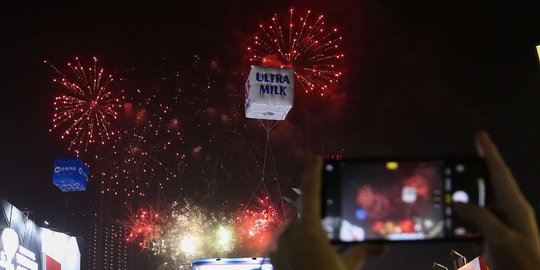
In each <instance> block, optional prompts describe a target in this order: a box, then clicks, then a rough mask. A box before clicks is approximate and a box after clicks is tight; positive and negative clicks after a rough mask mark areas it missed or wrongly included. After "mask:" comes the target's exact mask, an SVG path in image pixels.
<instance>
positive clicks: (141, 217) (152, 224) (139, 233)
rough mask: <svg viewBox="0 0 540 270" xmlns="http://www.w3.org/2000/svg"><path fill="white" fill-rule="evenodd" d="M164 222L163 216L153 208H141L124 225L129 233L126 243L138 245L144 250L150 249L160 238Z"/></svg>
mask: <svg viewBox="0 0 540 270" xmlns="http://www.w3.org/2000/svg"><path fill="white" fill-rule="evenodd" d="M162 220H163V219H162V215H161V214H160V213H159V212H158V211H156V210H154V209H153V208H151V207H142V208H140V209H139V211H137V213H135V215H133V216H131V217H130V218H129V219H128V221H127V222H126V224H124V225H125V226H126V228H127V229H128V231H129V235H128V236H127V237H126V241H127V242H131V243H137V245H139V247H141V248H142V249H146V248H148V247H149V245H150V244H152V246H154V245H155V241H156V239H158V238H159V226H160V224H161V222H162Z"/></svg>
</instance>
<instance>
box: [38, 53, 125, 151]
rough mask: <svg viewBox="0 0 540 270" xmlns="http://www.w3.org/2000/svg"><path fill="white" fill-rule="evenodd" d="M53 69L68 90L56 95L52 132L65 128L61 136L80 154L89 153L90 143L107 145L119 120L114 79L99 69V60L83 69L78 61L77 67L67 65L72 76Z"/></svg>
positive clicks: (70, 148) (118, 104) (118, 106)
mask: <svg viewBox="0 0 540 270" xmlns="http://www.w3.org/2000/svg"><path fill="white" fill-rule="evenodd" d="M44 62H45V63H46V64H48V65H49V66H51V68H53V70H54V71H56V72H57V73H58V74H59V75H60V76H61V78H60V79H54V82H58V83H59V84H60V85H62V87H63V88H64V89H65V90H67V92H66V93H65V94H63V95H60V96H57V97H56V98H55V101H54V116H53V120H52V128H51V129H50V131H52V130H53V129H57V128H58V129H59V128H61V129H63V131H62V133H61V135H60V137H61V138H62V139H68V140H70V143H69V146H68V149H69V150H73V151H75V153H76V154H77V155H78V154H79V153H80V152H81V151H85V152H86V151H87V150H88V146H89V145H91V144H95V143H99V144H105V143H106V142H107V141H109V140H110V139H111V138H112V137H113V136H114V135H115V131H114V129H113V127H112V121H113V120H115V119H116V118H117V110H118V109H119V108H120V98H119V97H115V95H114V93H113V92H112V91H111V90H110V89H109V86H110V84H111V82H112V81H113V78H112V76H111V75H108V76H107V75H105V73H104V70H103V69H102V68H99V67H98V66H97V58H95V57H94V58H93V64H92V65H91V66H88V67H84V66H83V65H82V64H81V62H80V61H79V59H78V58H75V64H74V65H72V64H71V63H68V64H67V65H68V67H69V68H70V71H71V76H67V75H66V74H64V73H62V72H61V71H60V70H58V69H57V68H56V67H55V66H53V65H51V64H49V63H48V62H47V61H44Z"/></svg>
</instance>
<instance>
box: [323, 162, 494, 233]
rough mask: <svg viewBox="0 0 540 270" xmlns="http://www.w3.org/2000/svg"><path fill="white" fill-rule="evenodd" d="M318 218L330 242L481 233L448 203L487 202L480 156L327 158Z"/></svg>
mask: <svg viewBox="0 0 540 270" xmlns="http://www.w3.org/2000/svg"><path fill="white" fill-rule="evenodd" d="M322 179H323V180H322V182H323V184H322V185H323V186H322V189H321V190H322V192H321V193H322V200H321V202H322V224H323V227H324V229H325V230H326V232H327V234H328V237H329V238H330V240H331V242H333V243H357V242H387V241H391V242H395V241H429V240H446V239H452V240H457V239H474V238H479V237H480V235H479V233H478V232H476V231H474V230H473V229H471V228H469V227H467V226H465V224H464V223H463V222H461V221H460V220H459V219H458V218H456V216H455V215H454V213H453V209H452V203H453V202H463V203H470V204H476V205H479V206H486V204H487V203H488V199H489V198H488V191H489V190H488V188H489V186H488V175H487V170H486V166H485V162H484V160H483V159H482V158H480V157H475V156H464V157H433V158H431V157H430V158H426V157H422V158H357V159H340V160H325V162H324V166H323V170H322Z"/></svg>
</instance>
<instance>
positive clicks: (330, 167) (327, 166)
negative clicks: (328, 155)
mask: <svg viewBox="0 0 540 270" xmlns="http://www.w3.org/2000/svg"><path fill="white" fill-rule="evenodd" d="M333 170H334V165H332V164H326V171H327V172H331V171H333Z"/></svg>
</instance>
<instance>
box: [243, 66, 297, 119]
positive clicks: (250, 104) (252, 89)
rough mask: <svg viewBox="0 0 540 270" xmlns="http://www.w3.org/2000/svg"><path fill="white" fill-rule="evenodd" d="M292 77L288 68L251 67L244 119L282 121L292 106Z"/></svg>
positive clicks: (247, 84) (291, 71) (247, 83)
mask: <svg viewBox="0 0 540 270" xmlns="http://www.w3.org/2000/svg"><path fill="white" fill-rule="evenodd" d="M293 101H294V76H293V70H292V69H289V68H279V67H266V66H253V67H252V68H251V71H250V72H249V76H248V79H247V81H246V117H247V118H256V119H266V120H284V119H285V117H286V116H287V113H288V112H289V110H290V109H291V108H292V106H293Z"/></svg>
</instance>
